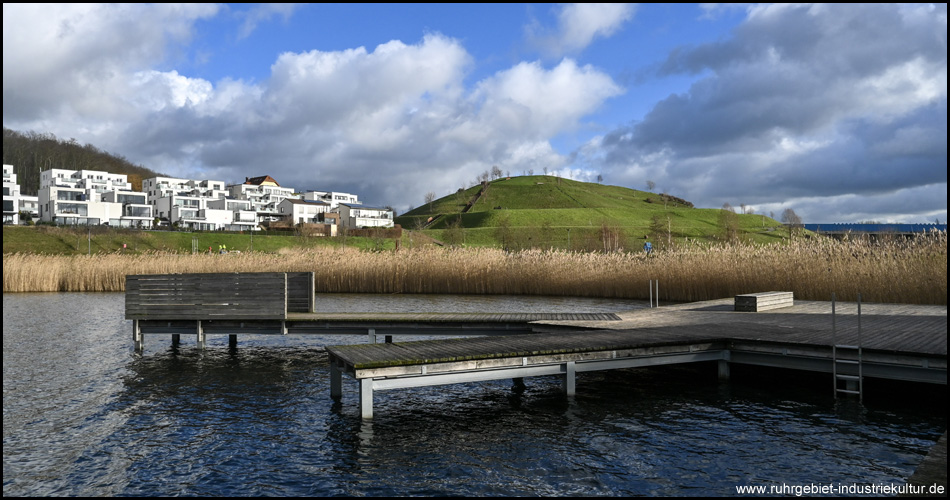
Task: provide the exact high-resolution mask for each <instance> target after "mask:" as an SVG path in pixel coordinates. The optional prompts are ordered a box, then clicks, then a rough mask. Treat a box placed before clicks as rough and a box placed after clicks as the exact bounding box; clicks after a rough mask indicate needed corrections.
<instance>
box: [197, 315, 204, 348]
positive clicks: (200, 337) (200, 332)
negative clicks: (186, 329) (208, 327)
mask: <svg viewBox="0 0 950 500" xmlns="http://www.w3.org/2000/svg"><path fill="white" fill-rule="evenodd" d="M197 334H198V349H204V348H205V330H204V328H202V327H201V320H200V319H199V320H198V332H197Z"/></svg>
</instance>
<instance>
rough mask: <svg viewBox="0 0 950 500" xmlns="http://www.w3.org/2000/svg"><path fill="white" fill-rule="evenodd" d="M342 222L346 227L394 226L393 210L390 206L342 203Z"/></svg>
mask: <svg viewBox="0 0 950 500" xmlns="http://www.w3.org/2000/svg"><path fill="white" fill-rule="evenodd" d="M339 212H340V224H341V225H342V226H343V227H344V228H346V229H360V228H364V227H393V212H392V210H390V209H388V208H379V207H364V206H350V205H348V204H346V203H341V204H340V210H339Z"/></svg>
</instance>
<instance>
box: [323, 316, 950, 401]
mask: <svg viewBox="0 0 950 500" xmlns="http://www.w3.org/2000/svg"><path fill="white" fill-rule="evenodd" d="M734 309H735V305H734V300H733V299H723V300H714V301H706V302H697V303H692V304H682V305H676V306H669V307H662V308H653V309H643V310H637V311H631V312H629V313H621V314H620V315H619V316H620V320H619V321H610V322H606V321H556V320H552V321H538V322H535V329H536V330H537V331H539V332H546V333H547V334H546V335H513V336H505V337H494V338H460V339H445V340H437V341H417V342H397V343H391V344H358V345H342V346H331V347H328V348H327V352H328V353H329V356H330V365H331V367H330V370H331V391H330V392H331V396H332V397H334V398H339V397H340V396H341V395H342V376H343V375H344V374H345V375H348V376H350V377H352V378H354V379H356V380H357V381H358V382H359V391H360V399H359V401H360V413H361V415H362V416H363V418H372V416H373V409H372V405H373V392H374V391H378V390H389V389H397V388H408V387H420V386H429V385H442V384H453V383H462V382H474V381H483V380H499V379H507V378H512V379H519V378H524V377H530V376H541V375H556V376H559V377H561V378H562V386H563V388H564V390H565V392H566V393H567V394H569V395H570V394H573V393H574V392H575V387H576V385H575V384H576V382H575V377H576V374H577V373H580V372H585V371H595V370H609V369H616V368H631V367H642V366H655V365H662V364H678V363H692V362H699V361H716V362H717V363H718V366H719V375H720V377H721V378H724V379H725V378H728V376H729V366H730V364H736V363H738V364H748V365H757V366H769V367H780V368H791V369H798V370H807V371H817V372H825V373H829V374H831V373H832V372H833V370H834V366H833V365H834V363H835V359H834V354H833V349H832V346H833V345H834V344H835V343H836V342H845V343H847V342H855V341H856V340H855V339H856V336H857V334H858V330H859V319H858V318H859V317H858V315H857V307H856V305H855V304H853V303H852V304H841V303H839V304H837V310H836V312H835V315H834V316H832V314H831V312H832V305H831V303H830V302H814V301H797V302H796V303H795V305H794V306H791V307H785V308H781V309H774V310H769V311H765V312H758V313H748V312H737V311H735V310H734ZM860 322H861V325H860V330H861V346H862V349H863V353H862V355H861V356H862V358H861V363H860V368H861V370H862V372H863V376H864V377H872V378H884V379H894V380H904V381H912V382H925V383H935V384H944V385H946V383H947V308H946V306H911V305H895V304H864V306H863V311H862V315H861V319H860ZM849 355H850V354H849ZM849 360H850V361H857V360H856V359H854V358H853V357H852V358H851V359H849ZM857 370H858V368H857V367H854V366H853V365H852V368H848V369H846V371H845V373H846V374H848V375H850V376H857V375H858V373H859V372H858V371H857ZM829 380H831V379H830V378H829ZM829 385H830V384H829Z"/></svg>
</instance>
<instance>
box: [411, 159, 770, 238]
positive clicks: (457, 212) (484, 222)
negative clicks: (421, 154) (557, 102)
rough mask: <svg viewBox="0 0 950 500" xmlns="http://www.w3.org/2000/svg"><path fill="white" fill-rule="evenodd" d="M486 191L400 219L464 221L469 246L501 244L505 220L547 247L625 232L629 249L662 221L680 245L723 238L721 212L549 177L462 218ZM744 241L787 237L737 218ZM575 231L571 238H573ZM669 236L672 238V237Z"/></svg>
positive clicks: (493, 193) (504, 184)
mask: <svg viewBox="0 0 950 500" xmlns="http://www.w3.org/2000/svg"><path fill="white" fill-rule="evenodd" d="M480 189H481V186H475V187H472V188H469V189H467V190H465V191H462V192H459V193H455V194H451V195H448V196H446V197H443V198H441V199H439V200H435V201H434V202H433V203H432V204H431V206H430V205H424V206H422V207H419V208H417V209H415V210H413V211H411V212H408V213H406V214H404V215H403V216H401V217H398V218H397V219H396V222H397V223H398V224H402V226H403V227H405V228H408V229H415V228H418V227H419V223H420V222H421V221H425V220H427V219H428V218H429V217H438V216H440V215H441V217H440V218H438V219H437V221H436V222H435V223H434V224H433V225H432V226H431V227H430V228H428V229H426V232H427V233H429V234H431V235H432V236H434V237H437V238H439V237H442V236H444V230H445V229H447V228H448V227H449V224H450V223H452V222H454V221H457V220H460V222H461V226H462V227H463V228H465V244H467V245H486V246H491V245H497V244H498V235H497V232H498V231H497V229H496V228H498V227H499V226H502V225H504V223H505V221H507V224H508V225H509V226H510V227H511V228H512V229H513V230H514V229H519V230H521V231H530V230H532V229H533V230H535V232H536V233H538V234H536V235H535V236H534V238H535V240H538V241H540V240H543V241H542V244H550V245H555V246H561V247H564V246H567V241H568V238H569V237H570V238H572V239H573V241H572V243H571V244H572V246H576V245H577V244H578V243H579V242H581V241H584V240H585V239H587V240H591V239H597V238H598V237H599V236H598V235H599V232H600V230H601V228H602V227H603V226H605V225H606V226H608V227H611V228H617V229H619V230H620V231H621V232H622V233H623V235H624V236H625V239H626V240H627V242H626V243H627V246H628V248H629V247H631V246H635V245H634V243H635V242H636V240H639V241H642V240H643V238H644V237H652V238H651V239H655V235H651V225H652V222H653V220H654V218H657V219H658V220H659V221H660V222H661V223H662V225H663V227H664V228H665V229H667V230H669V231H670V232H671V233H672V237H673V238H674V240H682V239H684V238H687V237H688V238H690V239H714V238H715V237H716V236H717V235H718V234H719V233H720V232H721V224H720V222H719V219H720V214H721V212H722V211H721V210H720V209H702V208H690V207H687V206H684V205H682V204H677V203H673V202H669V203H664V201H663V200H662V199H661V197H660V196H659V195H657V194H655V193H649V192H645V191H638V190H635V189H628V188H624V187H619V186H604V185H600V184H592V183H586V182H578V181H573V180H569V179H558V178H556V177H549V176H524V177H513V178H510V179H499V180H496V181H493V182H491V183H490V187H489V189H488V190H487V192H486V193H485V194H484V195H483V196H481V197H480V198H479V199H478V200H477V202H476V203H475V204H474V205H473V206H472V208H471V209H470V210H469V211H468V212H467V213H464V214H461V211H462V210H463V209H464V207H465V205H466V203H467V202H468V201H469V200H471V199H473V198H474V197H475V195H476V193H478V191H479V190H480ZM737 217H738V221H739V230H740V233H741V235H742V236H741V237H742V238H743V239H745V240H749V241H755V242H768V241H777V240H778V239H779V238H780V237H781V235H782V231H776V230H775V228H778V227H781V224H779V223H778V222H776V221H775V220H773V219H771V218H768V217H765V216H761V215H752V214H740V215H738V216H737ZM569 231H570V236H569ZM664 237H665V232H664Z"/></svg>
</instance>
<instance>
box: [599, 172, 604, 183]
mask: <svg viewBox="0 0 950 500" xmlns="http://www.w3.org/2000/svg"><path fill="white" fill-rule="evenodd" d="M597 182H598V183H600V182H604V176H603V175H601V174H597Z"/></svg>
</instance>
